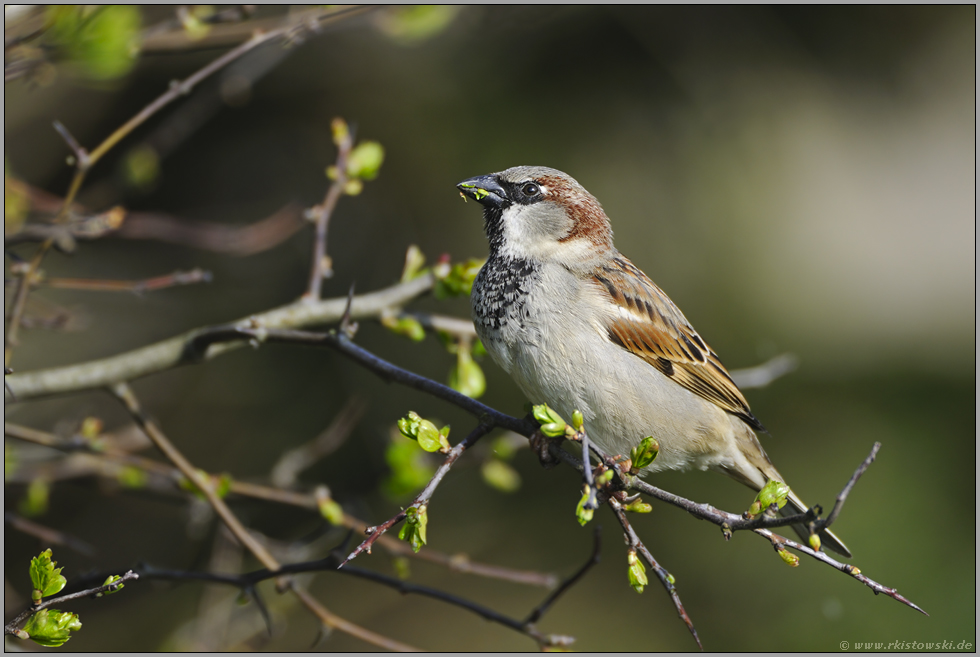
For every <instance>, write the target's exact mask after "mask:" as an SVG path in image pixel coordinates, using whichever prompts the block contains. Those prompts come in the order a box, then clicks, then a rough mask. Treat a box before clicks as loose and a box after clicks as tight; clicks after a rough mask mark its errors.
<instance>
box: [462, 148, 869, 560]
mask: <svg viewBox="0 0 980 657" xmlns="http://www.w3.org/2000/svg"><path fill="white" fill-rule="evenodd" d="M457 189H458V190H459V191H460V192H461V194H462V195H463V197H464V199H466V198H471V199H473V200H475V201H477V202H478V203H479V204H481V205H482V206H483V219H484V230H485V232H486V236H487V240H488V242H489V257H488V258H487V260H486V263H485V264H484V265H483V267H482V268H481V269H480V271H479V273H478V274H477V276H476V278H475V280H474V281H473V288H472V293H471V295H470V304H471V310H472V316H473V323H474V325H475V327H476V332H477V335H478V337H479V338H480V340H481V342H482V343H483V345H484V347H485V349H486V351H487V352H488V353H489V354H490V356H491V358H492V359H493V360H494V361H495V362H496V363H497V364H498V365H499V366H500V367H501V368H502V369H503V370H504V371H505V372H506V373H507V374H509V375H510V376H511V378H513V380H514V381H515V382H516V383H517V385H518V387H519V388H520V389H521V390H522V391H523V393H524V394H525V395H526V396H527V397H528V399H529V400H530V401H531V402H532V403H534V404H540V403H547V404H548V405H549V406H550V407H551V408H553V409H554V410H556V411H557V412H558V413H559V414H561V415H562V416H563V417H566V418H567V417H571V416H572V413H573V412H574V411H576V410H577V411H579V412H581V414H582V418H583V419H584V426H585V429H586V432H587V435H588V436H589V439H590V440H591V441H592V442H593V443H594V444H596V445H597V446H598V447H599V448H600V449H602V450H604V451H606V452H607V453H611V454H626V453H628V452H629V449H630V448H631V447H632V446H634V445H636V444H638V443H639V442H640V441H641V440H642V439H643V438H644V437H646V436H653V437H654V438H656V440H657V442H658V443H659V453H658V455H657V457H656V459H655V460H654V461H653V462H652V463H651V464H650V465H649V466H648V467H647V468H645V469H644V471H643V472H642V473H641V476H644V477H645V476H647V475H649V474H654V473H657V472H662V471H665V470H679V471H684V470H690V469H693V468H696V469H699V470H712V471H716V472H720V473H722V474H725V475H727V476H729V477H731V478H732V479H735V480H736V481H738V482H740V483H742V484H745V485H746V486H748V487H749V488H751V489H753V490H755V491H759V490H761V489H762V488H763V487H764V486H765V485H766V484H767V483H768V482H769V481H770V480H775V481H778V482H780V483H782V484H786V480H785V479H784V478H783V477H782V475H780V474H779V472H778V471H777V470H776V468H775V466H774V465H773V464H772V462H771V461H770V460H769V457H768V456H767V455H766V452H765V450H764V449H763V448H762V445H761V443H760V442H759V439H758V436H757V435H756V432H766V430H765V427H764V426H763V425H762V423H761V422H759V420H758V419H757V418H756V417H755V415H753V414H752V411H751V409H750V408H749V404H748V402H747V401H746V399H745V397H744V395H743V394H742V392H741V391H740V390H739V389H738V386H736V385H735V382H734V381H732V378H731V376H730V375H729V373H728V371H727V370H726V369H725V366H724V365H723V364H722V362H721V360H720V359H719V357H718V354H716V353H715V352H714V350H712V349H711V347H709V346H708V344H707V342H705V341H704V339H703V338H702V337H701V336H700V334H698V332H697V331H695V330H694V327H693V326H691V323H690V322H689V321H688V320H687V318H686V317H684V314H683V313H682V312H681V311H680V309H679V308H678V307H677V306H676V305H675V304H674V302H673V301H671V300H670V298H669V297H668V296H667V295H666V294H665V293H664V292H663V290H661V289H660V288H659V287H657V285H656V284H655V283H654V282H653V281H652V280H650V278H649V277H648V276H647V275H646V274H644V273H643V272H642V271H640V269H639V268H637V267H636V266H635V265H634V264H633V263H632V262H630V260H629V259H628V258H626V256H624V255H623V254H622V253H620V252H619V251H618V250H617V249H616V247H615V246H614V245H613V232H612V227H611V225H610V222H609V218H608V217H607V216H606V213H605V211H604V210H603V209H602V206H601V205H600V204H599V201H598V200H597V199H596V198H595V197H594V196H593V195H592V194H590V193H589V192H588V191H587V190H586V189H585V188H584V187H583V186H582V185H580V184H579V183H578V182H577V181H576V180H575V179H574V178H572V177H571V176H569V175H568V174H566V173H564V172H562V171H559V170H557V169H551V168H548V167H539V166H518V167H512V168H510V169H506V170H505V171H500V172H498V173H492V174H488V175H482V176H476V177H473V178H469V179H467V180H464V181H462V182H460V183H459V184H458V185H457ZM787 502H788V503H787V504H786V505H785V506H784V507H783V509H782V513H783V514H784V515H793V514H796V513H803V512H805V511H806V510H807V509H808V507H807V505H806V504H804V503H803V502H802V500H800V498H799V497H797V495H796V494H795V493H794V492H793V491H792V490H790V492H789V494H788V496H787ZM794 529H796V530H797V533H799V534H800V536H801V538H803V540H804V544H805V543H806V542H807V539H808V536H809V531H808V530H807V529H806V528H805V527H803V526H802V525H799V526H796V527H794ZM820 538H821V545H822V547H824V548H827V549H830V550H832V551H834V552H836V553H838V554H841V555H843V556H846V557H850V556H851V553H850V551H849V550H848V549H847V547H846V546H845V545H844V543H843V542H841V540H840V539H839V538H837V536H835V535H834V534H833V533H832V532H831V531H829V530H826V529H825V530H823V531H821V533H820Z"/></svg>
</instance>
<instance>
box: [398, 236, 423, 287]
mask: <svg viewBox="0 0 980 657" xmlns="http://www.w3.org/2000/svg"><path fill="white" fill-rule="evenodd" d="M425 272H426V270H425V254H424V253H422V249H420V248H419V247H418V246H416V245H415V244H412V245H410V246H409V247H408V250H406V251H405V267H404V268H403V269H402V278H401V282H402V283H407V282H408V281H410V280H413V279H415V278H418V277H419V276H421V275H422V274H424V273H425Z"/></svg>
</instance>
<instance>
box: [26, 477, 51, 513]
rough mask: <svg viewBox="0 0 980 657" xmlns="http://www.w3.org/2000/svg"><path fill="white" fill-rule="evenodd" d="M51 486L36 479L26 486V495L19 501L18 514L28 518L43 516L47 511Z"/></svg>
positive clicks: (44, 480) (42, 480) (41, 479)
mask: <svg viewBox="0 0 980 657" xmlns="http://www.w3.org/2000/svg"><path fill="white" fill-rule="evenodd" d="M50 492H51V485H50V484H49V483H48V480H47V479H43V478H41V477H38V478H36V479H34V480H33V481H31V483H30V485H28V486H27V495H26V496H25V497H24V498H23V499H22V500H21V501H20V505H19V507H20V512H21V513H22V514H23V515H25V516H28V517H34V516H40V515H44V514H45V513H47V511H48V503H49V501H50Z"/></svg>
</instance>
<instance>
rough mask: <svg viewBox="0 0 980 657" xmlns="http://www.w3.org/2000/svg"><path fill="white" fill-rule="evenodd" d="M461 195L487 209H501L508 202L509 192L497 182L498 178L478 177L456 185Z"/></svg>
mask: <svg viewBox="0 0 980 657" xmlns="http://www.w3.org/2000/svg"><path fill="white" fill-rule="evenodd" d="M456 189H458V190H459V191H460V193H461V194H463V195H464V198H465V197H466V196H469V197H470V198H471V199H473V200H474V201H476V202H477V203H480V204H481V205H485V206H487V207H497V208H499V207H500V206H502V205H503V204H504V203H506V202H507V192H505V191H504V188H503V187H501V186H500V183H499V182H497V178H496V176H477V177H475V178H470V179H469V180H464V181H463V182H461V183H459V184H458V185H456Z"/></svg>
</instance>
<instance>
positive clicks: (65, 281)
mask: <svg viewBox="0 0 980 657" xmlns="http://www.w3.org/2000/svg"><path fill="white" fill-rule="evenodd" d="M210 282H211V272H209V271H204V270H203V269H200V268H195V269H192V270H190V271H186V272H184V271H175V272H174V273H172V274H165V275H163V276H156V277H154V278H146V279H143V280H141V281H116V280H99V279H89V278H46V279H42V280H41V283H40V284H41V285H46V286H47V287H54V288H60V289H63V290H89V291H98V292H135V293H136V294H141V293H143V292H152V291H154V290H162V289H164V288H168V287H176V286H179V285H193V284H194V283H210Z"/></svg>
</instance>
